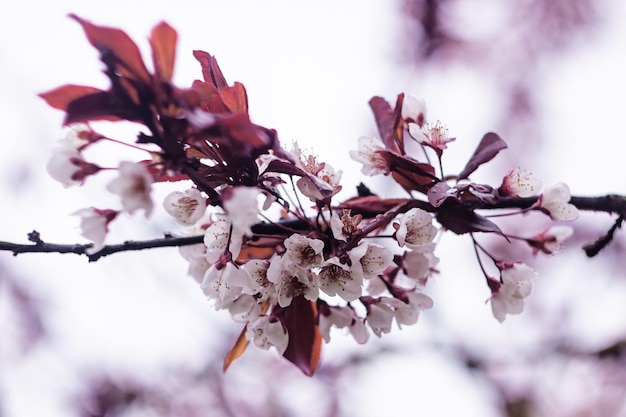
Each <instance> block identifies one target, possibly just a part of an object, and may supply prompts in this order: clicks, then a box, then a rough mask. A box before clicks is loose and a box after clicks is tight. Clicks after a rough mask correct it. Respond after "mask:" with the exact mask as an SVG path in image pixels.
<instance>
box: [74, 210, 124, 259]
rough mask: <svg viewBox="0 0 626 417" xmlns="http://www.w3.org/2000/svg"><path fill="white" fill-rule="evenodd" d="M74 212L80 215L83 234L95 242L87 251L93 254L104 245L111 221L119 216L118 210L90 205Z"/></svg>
mask: <svg viewBox="0 0 626 417" xmlns="http://www.w3.org/2000/svg"><path fill="white" fill-rule="evenodd" d="M73 214H75V215H77V216H80V229H81V236H83V237H84V238H86V239H87V240H90V241H91V242H92V243H93V245H92V246H91V247H90V248H89V249H87V250H86V252H87V253H88V254H93V253H96V252H98V251H99V250H101V249H102V248H103V247H104V240H105V238H106V234H107V232H108V231H109V223H111V222H112V221H113V220H114V219H115V218H116V217H117V214H118V212H117V211H115V210H109V209H97V208H95V207H89V208H84V209H80V210H78V211H75V212H74V213H73Z"/></svg>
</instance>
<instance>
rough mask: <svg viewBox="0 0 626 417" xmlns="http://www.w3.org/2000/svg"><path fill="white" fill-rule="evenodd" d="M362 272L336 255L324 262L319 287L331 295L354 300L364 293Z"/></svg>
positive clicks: (319, 275) (319, 277) (320, 272)
mask: <svg viewBox="0 0 626 417" xmlns="http://www.w3.org/2000/svg"><path fill="white" fill-rule="evenodd" d="M359 269H360V268H359ZM360 272H361V271H360V270H359V271H358V272H356V273H355V271H353V270H352V269H351V268H350V267H349V266H348V265H346V264H343V263H341V262H340V261H339V258H338V257H336V256H334V257H332V258H330V259H328V260H326V261H324V263H323V264H322V267H321V269H320V271H319V274H318V279H319V287H320V289H321V290H322V291H324V292H325V293H326V294H328V295H330V296H333V295H338V296H339V297H341V298H342V299H344V300H345V301H348V302H350V301H354V300H356V299H357V298H359V297H360V296H361V294H362V286H363V275H362V274H361V273H360Z"/></svg>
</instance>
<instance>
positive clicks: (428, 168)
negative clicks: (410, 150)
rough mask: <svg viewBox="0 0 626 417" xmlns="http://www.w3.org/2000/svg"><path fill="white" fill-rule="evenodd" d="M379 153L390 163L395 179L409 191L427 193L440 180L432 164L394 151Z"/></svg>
mask: <svg viewBox="0 0 626 417" xmlns="http://www.w3.org/2000/svg"><path fill="white" fill-rule="evenodd" d="M379 154H380V155H381V156H382V157H383V158H385V160H386V161H387V162H388V163H389V169H390V170H391V175H392V177H393V179H394V180H395V181H396V182H397V183H398V184H400V185H401V186H402V187H404V189H405V190H407V191H413V190H416V191H419V192H422V193H426V192H427V191H428V189H429V188H430V187H431V186H432V184H433V183H435V182H437V181H439V179H438V178H437V177H436V176H435V169H434V168H433V166H432V165H429V164H424V163H421V162H417V161H415V160H414V159H412V158H410V157H408V156H402V155H398V154H396V153H393V152H388V151H381V152H379Z"/></svg>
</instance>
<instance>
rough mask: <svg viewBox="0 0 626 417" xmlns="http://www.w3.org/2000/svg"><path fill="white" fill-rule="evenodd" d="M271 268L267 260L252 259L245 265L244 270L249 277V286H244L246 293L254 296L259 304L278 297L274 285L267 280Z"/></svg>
mask: <svg viewBox="0 0 626 417" xmlns="http://www.w3.org/2000/svg"><path fill="white" fill-rule="evenodd" d="M269 266H270V263H269V261H267V260H265V259H251V260H249V261H248V262H246V263H245V264H244V265H243V269H244V270H245V271H246V272H247V273H248V277H249V280H248V283H247V285H245V286H244V291H245V292H246V293H248V294H252V295H254V296H255V299H256V300H257V301H259V302H260V301H265V300H267V299H269V298H270V297H271V298H275V296H276V288H275V286H274V284H273V283H272V282H270V280H269V279H267V270H268V268H269Z"/></svg>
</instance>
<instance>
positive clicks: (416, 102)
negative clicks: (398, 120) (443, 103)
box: [401, 94, 426, 127]
mask: <svg viewBox="0 0 626 417" xmlns="http://www.w3.org/2000/svg"><path fill="white" fill-rule="evenodd" d="M401 116H402V118H403V119H404V120H406V121H407V122H410V123H414V124H416V125H417V126H419V127H422V126H423V125H424V122H425V121H426V103H425V102H424V100H422V99H420V98H416V97H414V96H412V95H409V94H405V95H404V100H402V110H401Z"/></svg>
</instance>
